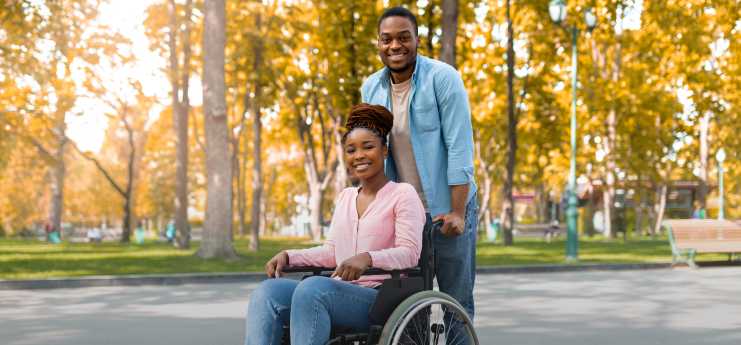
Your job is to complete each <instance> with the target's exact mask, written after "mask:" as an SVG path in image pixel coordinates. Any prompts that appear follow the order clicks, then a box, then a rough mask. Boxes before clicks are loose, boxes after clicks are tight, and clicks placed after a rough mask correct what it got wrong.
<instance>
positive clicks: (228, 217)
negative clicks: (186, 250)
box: [195, 0, 238, 258]
mask: <svg viewBox="0 0 741 345" xmlns="http://www.w3.org/2000/svg"><path fill="white" fill-rule="evenodd" d="M225 45H226V0H205V1H204V3H203V43H202V46H203V52H202V58H203V77H202V78H203V81H202V84H203V116H204V129H205V134H206V214H205V220H204V222H203V239H202V240H201V245H200V246H199V247H198V250H197V251H196V253H195V255H197V256H200V257H203V258H213V257H225V258H237V257H238V256H237V252H236V251H235V250H234V247H232V241H231V233H232V226H233V224H234V205H233V204H232V199H231V195H232V188H233V185H232V181H233V180H232V167H231V163H232V161H231V159H230V157H229V152H230V151H229V126H228V124H227V116H226V112H227V107H226V81H225V76H224V61H225V56H224V55H225V51H224V50H225Z"/></svg>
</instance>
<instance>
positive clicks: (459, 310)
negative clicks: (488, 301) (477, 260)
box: [281, 220, 479, 345]
mask: <svg viewBox="0 0 741 345" xmlns="http://www.w3.org/2000/svg"><path fill="white" fill-rule="evenodd" d="M442 224H443V221H442V220H440V221H437V222H434V223H433V224H432V226H431V227H430V231H429V232H428V233H427V234H425V236H424V238H423V240H422V253H421V255H420V258H419V261H418V264H417V267H413V268H408V269H403V270H393V271H385V270H381V269H373V268H370V269H367V270H366V271H365V272H364V273H363V275H391V279H386V280H384V281H383V283H382V284H381V286H380V289H379V291H378V295H377V296H376V299H375V300H374V301H373V305H372V306H371V309H370V311H369V312H368V316H369V317H370V319H371V321H373V326H371V328H370V329H369V330H368V331H366V332H358V331H356V330H355V329H354V328H352V327H351V328H349V329H343V330H332V331H331V333H330V337H329V339H330V340H329V341H328V342H326V343H325V345H457V344H470V345H478V344H479V340H478V337H477V336H476V332H475V331H474V328H473V322H471V320H470V318H469V317H468V313H467V312H466V310H465V309H463V307H462V306H461V305H460V304H459V303H458V302H457V301H456V300H455V299H453V298H452V297H450V296H448V295H446V294H444V293H442V292H439V291H434V290H433V278H434V277H435V248H434V246H433V244H434V243H435V233H436V232H437V231H439V230H440V228H441V227H442ZM334 270H335V268H327V267H312V266H304V267H284V268H283V272H284V273H311V274H310V275H305V276H304V277H303V279H306V278H308V277H311V276H326V277H329V276H330V275H331V274H332V272H333V271H334ZM402 275H405V276H402ZM303 279H302V280H303ZM453 329H455V331H452V330H453ZM290 343H291V338H290V330H289V328H288V326H284V327H283V338H282V340H281V344H282V345H289V344H290Z"/></svg>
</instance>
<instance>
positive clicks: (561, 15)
mask: <svg viewBox="0 0 741 345" xmlns="http://www.w3.org/2000/svg"><path fill="white" fill-rule="evenodd" d="M548 12H549V13H550V15H551V19H552V20H553V22H554V23H556V25H561V23H562V22H563V20H564V19H566V3H565V2H563V0H553V1H551V3H550V4H548ZM584 22H586V24H587V28H588V29H589V31H592V30H593V29H594V28H595V27H596V26H597V16H595V15H594V13H592V8H591V7H588V8H586V9H585V10H584ZM578 33H579V30H577V28H576V21H574V27H573V31H572V37H573V41H572V55H571V88H572V90H573V93H574V98H573V100H572V102H571V171H570V172H569V200H568V205H569V207H568V208H567V209H566V261H577V260H579V234H578V225H577V222H578V220H579V210H578V209H577V207H578V199H577V197H576V67H577V57H576V42H577V41H576V38H577V35H578Z"/></svg>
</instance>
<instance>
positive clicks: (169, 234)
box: [165, 213, 175, 242]
mask: <svg viewBox="0 0 741 345" xmlns="http://www.w3.org/2000/svg"><path fill="white" fill-rule="evenodd" d="M165 238H167V242H172V240H173V239H174V238H175V214H174V213H173V214H170V221H169V222H167V230H165Z"/></svg>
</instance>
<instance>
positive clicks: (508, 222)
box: [501, 0, 517, 246]
mask: <svg viewBox="0 0 741 345" xmlns="http://www.w3.org/2000/svg"><path fill="white" fill-rule="evenodd" d="M509 2H510V0H507V24H508V25H507V119H508V126H509V127H508V128H509V130H508V137H507V168H506V170H505V171H504V188H503V191H502V192H503V193H502V194H503V197H504V199H503V203H502V222H501V224H502V227H503V231H502V235H503V239H504V241H503V244H504V246H511V245H513V244H514V239H513V238H512V225H513V220H514V216H515V212H514V211H515V209H514V200H513V198H512V186H513V179H514V174H515V162H516V159H517V121H516V119H515V94H514V85H513V83H514V75H515V50H514V31H513V29H512V18H511V17H510V6H509Z"/></svg>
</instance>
